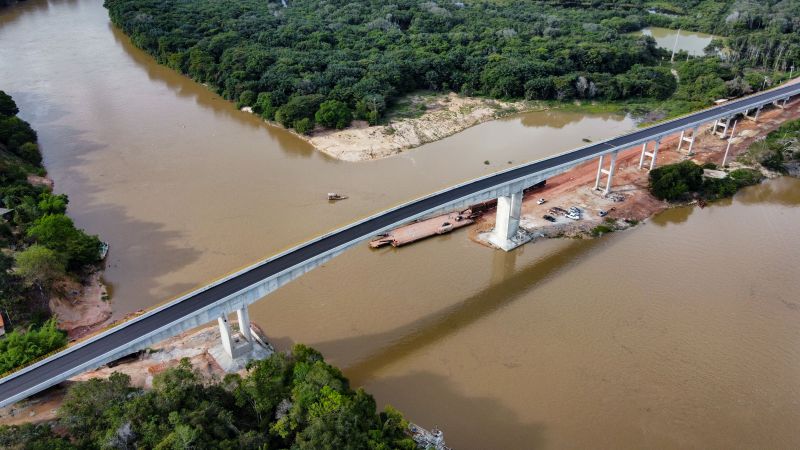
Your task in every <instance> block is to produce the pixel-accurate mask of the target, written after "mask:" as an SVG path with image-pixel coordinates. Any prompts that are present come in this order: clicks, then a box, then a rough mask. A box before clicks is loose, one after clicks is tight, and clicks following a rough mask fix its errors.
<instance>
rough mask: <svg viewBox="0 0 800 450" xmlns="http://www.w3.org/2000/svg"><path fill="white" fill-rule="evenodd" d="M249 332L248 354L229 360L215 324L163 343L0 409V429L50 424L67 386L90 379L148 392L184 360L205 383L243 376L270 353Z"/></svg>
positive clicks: (253, 329)
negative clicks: (127, 382) (125, 382)
mask: <svg viewBox="0 0 800 450" xmlns="http://www.w3.org/2000/svg"><path fill="white" fill-rule="evenodd" d="M251 332H252V333H253V335H254V336H256V337H257V338H256V341H255V342H254V343H253V347H252V351H251V352H249V353H248V354H245V355H243V356H240V357H238V358H236V359H233V360H232V359H231V358H230V357H228V355H227V354H226V353H225V351H224V350H223V348H222V341H221V339H220V334H219V327H218V326H217V325H216V323H215V324H212V325H207V326H205V327H203V328H200V329H198V330H192V331H187V332H185V333H182V334H179V335H177V336H174V337H171V338H169V339H166V340H164V341H163V342H161V343H159V344H158V345H156V346H154V347H152V348H149V349H147V350H146V351H144V352H140V353H138V354H135V355H131V356H130V357H126V358H123V359H121V360H119V361H117V362H116V363H115V364H109V365H105V366H103V367H100V368H97V369H95V370H92V371H89V372H84V373H81V374H80V375H77V376H75V377H73V378H70V380H69V381H67V382H66V383H62V384H61V385H59V386H57V387H54V388H52V389H48V390H47V391H45V392H44V393H42V394H40V395H36V396H34V397H31V398H29V399H27V400H24V401H21V402H18V403H16V404H14V405H10V406H8V407H5V408H1V409H0V425H19V424H22V423H36V422H46V421H50V420H53V419H55V417H56V410H57V409H58V407H59V405H60V404H61V402H62V400H63V399H64V395H65V394H66V391H67V387H68V386H69V385H71V384H74V383H80V382H85V381H88V380H90V379H93V378H100V379H107V378H109V377H110V376H111V374H112V373H114V372H119V373H124V374H126V375H128V376H129V377H130V378H131V386H132V387H138V388H142V389H151V388H152V387H153V384H152V383H153V377H154V376H156V375H157V374H159V373H161V372H163V371H164V370H166V369H168V368H171V367H176V366H177V365H178V364H179V363H180V362H181V360H183V359H184V358H185V359H187V360H188V362H189V364H190V365H191V366H192V368H193V369H195V370H196V371H197V372H198V373H199V374H201V375H202V377H203V378H204V379H206V380H214V379H217V380H219V379H222V378H223V377H225V375H227V374H229V373H238V374H240V375H244V374H245V372H246V367H245V366H246V364H247V361H250V360H253V359H264V358H267V357H269V355H271V354H272V353H273V352H274V349H273V348H272V346H271V345H270V344H269V343H268V341H267V338H266V335H265V334H264V332H263V331H262V330H261V328H260V327H259V326H258V325H256V324H255V323H251ZM238 338H239V336H238V334H235V335H234V339H238Z"/></svg>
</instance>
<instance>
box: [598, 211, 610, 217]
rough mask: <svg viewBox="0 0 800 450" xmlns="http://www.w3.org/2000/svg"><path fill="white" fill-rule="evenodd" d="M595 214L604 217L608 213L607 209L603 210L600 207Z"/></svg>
mask: <svg viewBox="0 0 800 450" xmlns="http://www.w3.org/2000/svg"><path fill="white" fill-rule="evenodd" d="M597 215H598V216H600V217H605V216H607V215H608V211H604V210H602V209H601V210H600V211H597Z"/></svg>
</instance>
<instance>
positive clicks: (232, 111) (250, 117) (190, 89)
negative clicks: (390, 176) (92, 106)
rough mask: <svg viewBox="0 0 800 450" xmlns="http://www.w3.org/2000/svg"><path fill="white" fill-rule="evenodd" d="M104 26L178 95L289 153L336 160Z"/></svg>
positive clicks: (152, 75)
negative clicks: (264, 135) (263, 135)
mask: <svg viewBox="0 0 800 450" xmlns="http://www.w3.org/2000/svg"><path fill="white" fill-rule="evenodd" d="M108 29H109V31H110V32H111V34H112V36H113V37H114V40H115V41H116V43H117V44H118V45H119V46H120V48H122V50H124V52H125V54H126V55H127V56H128V57H129V58H130V59H131V60H132V61H133V62H134V63H136V65H137V66H138V67H140V68H141V69H142V70H144V71H145V73H147V76H148V78H149V79H150V80H151V81H154V82H158V83H162V84H164V85H165V86H167V88H169V90H170V91H172V92H174V93H175V94H176V95H177V96H178V97H182V98H190V99H193V100H194V101H195V103H196V104H197V105H198V106H201V107H203V108H205V109H208V110H211V111H212V112H213V113H214V115H215V116H216V117H217V118H226V119H232V120H236V121H237V123H241V124H245V125H247V126H248V127H251V128H258V129H264V130H266V131H267V133H268V134H269V137H270V138H272V139H273V140H274V141H275V142H276V143H277V146H278V147H279V148H280V149H281V150H283V151H284V153H286V154H288V155H290V156H295V157H302V158H310V157H313V156H319V157H321V158H324V159H326V160H330V161H331V162H340V161H338V160H336V159H335V158H332V157H330V156H328V155H326V154H325V153H322V152H317V151H316V150H315V149H314V147H313V146H312V145H311V144H309V143H308V142H306V141H304V140H303V139H300V138H299V137H297V136H295V135H293V134H292V133H291V132H289V131H287V130H284V129H282V128H279V127H277V126H275V125H270V124H268V123H266V122H265V121H264V120H263V119H261V118H260V117H259V116H257V115H255V114H250V113H246V112H242V111H239V110H237V109H236V108H235V106H234V104H233V103H232V102H230V101H228V100H225V99H224V98H222V97H220V96H219V95H217V94H216V93H214V91H213V90H212V89H211V88H209V87H206V86H204V85H202V84H200V83H198V82H196V81H194V80H192V79H191V78H189V77H187V76H185V75H183V74H181V73H179V72H176V71H175V70H172V69H170V68H169V67H167V66H164V65H161V64H158V62H156V61H155V60H154V59H153V58H152V57H151V56H150V55H148V54H147V53H145V52H144V51H143V50H141V49H139V48H137V47H136V46H134V45H133V44H132V43H131V41H130V39H129V38H128V36H126V35H125V33H123V32H122V31H121V30H119V29H118V28H116V27H115V26H114V25H113V24H112V23H111V22H110V21H109V23H108Z"/></svg>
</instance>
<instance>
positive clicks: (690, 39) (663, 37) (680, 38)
mask: <svg viewBox="0 0 800 450" xmlns="http://www.w3.org/2000/svg"><path fill="white" fill-rule="evenodd" d="M633 34H637V35H645V36H653V39H655V40H656V45H658V46H659V47H661V48H665V49H667V50H672V49H673V48H675V49H676V50H677V51H685V52H687V53H688V54H689V55H692V56H703V55H705V54H706V53H705V48H706V47H708V44H710V43H711V41H712V40H713V39H714V38H715V37H716V36H714V35H713V34H708V33H701V32H695V31H686V30H673V29H670V28H661V27H647V28H645V29H643V30H641V31H637V32H635V33H633Z"/></svg>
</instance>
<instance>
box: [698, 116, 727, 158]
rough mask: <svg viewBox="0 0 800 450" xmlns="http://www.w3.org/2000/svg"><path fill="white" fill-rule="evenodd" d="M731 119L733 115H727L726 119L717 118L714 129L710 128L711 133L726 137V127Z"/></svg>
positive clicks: (722, 137)
mask: <svg viewBox="0 0 800 450" xmlns="http://www.w3.org/2000/svg"><path fill="white" fill-rule="evenodd" d="M731 119H733V117H728V118H726V119H717V120H716V121H714V129H712V130H711V133H712V134H716V135H717V136H719V137H720V139H725V138H726V137H728V128H730V126H731ZM723 121H724V122H723ZM719 128H722V131H721V132H720V131H719ZM690 153H691V150H690Z"/></svg>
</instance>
